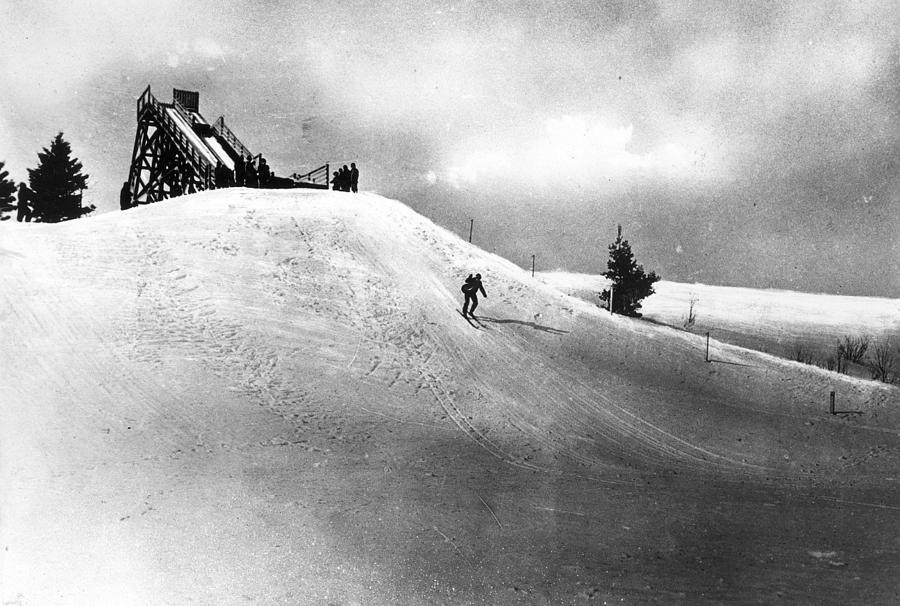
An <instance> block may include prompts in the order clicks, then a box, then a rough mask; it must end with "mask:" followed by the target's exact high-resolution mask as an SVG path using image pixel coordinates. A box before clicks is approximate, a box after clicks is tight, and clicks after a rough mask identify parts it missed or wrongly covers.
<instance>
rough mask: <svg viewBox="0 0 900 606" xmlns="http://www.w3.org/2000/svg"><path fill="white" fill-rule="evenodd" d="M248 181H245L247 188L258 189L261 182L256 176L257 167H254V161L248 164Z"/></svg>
mask: <svg viewBox="0 0 900 606" xmlns="http://www.w3.org/2000/svg"><path fill="white" fill-rule="evenodd" d="M245 174H246V179H245V180H244V185H246V186H247V187H258V186H259V180H258V177H257V174H256V167H255V166H253V161H252V160H251V161H250V162H247V168H246V173H245Z"/></svg>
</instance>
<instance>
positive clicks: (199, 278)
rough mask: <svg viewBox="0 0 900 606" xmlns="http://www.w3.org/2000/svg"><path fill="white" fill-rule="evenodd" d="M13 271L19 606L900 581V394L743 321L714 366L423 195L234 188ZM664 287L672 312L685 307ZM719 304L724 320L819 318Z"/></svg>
mask: <svg viewBox="0 0 900 606" xmlns="http://www.w3.org/2000/svg"><path fill="white" fill-rule="evenodd" d="M0 260H2V263H0V296H2V305H3V307H2V310H3V311H2V315H0V331H2V344H0V355H2V360H3V368H2V380H0V485H2V487H3V492H2V503H0V505H2V510H0V511H2V528H0V530H2V536H0V540H2V551H0V557H2V569H0V572H2V578H0V581H2V583H0V588H2V589H0V591H2V595H0V597H2V600H3V603H16V604H148V603H152V604H185V603H195V604H246V603H252V604H419V603H429V604H444V603H450V604H457V603H460V604H471V603H478V604H532V603H545V604H559V603H565V604H569V603H589V602H592V601H593V602H595V603H603V601H604V600H606V601H612V600H614V601H615V602H616V603H620V602H624V603H691V604H696V603H723V602H728V603H734V602H740V603H747V602H760V603H768V602H772V601H776V600H778V599H785V600H787V601H792V602H794V603H797V602H800V603H829V602H833V603H846V602H854V601H856V602H859V603H890V602H891V601H892V600H895V599H896V598H897V596H898V591H900V582H898V580H897V576H896V574H895V573H896V570H897V567H898V565H900V541H898V537H897V536H896V532H895V531H894V530H893V529H894V528H897V527H898V525H897V521H898V516H900V506H898V505H897V503H900V499H898V498H897V497H898V496H900V490H898V489H900V480H898V477H897V471H896V470H897V465H898V463H900V456H898V454H900V440H898V432H900V396H898V389H897V388H896V387H889V386H884V385H881V384H878V383H875V382H872V381H865V380H859V379H855V378H852V377H846V376H840V375H835V374H833V373H828V372H825V371H823V370H821V369H818V368H813V367H809V366H805V365H801V364H797V363H794V362H789V361H787V360H783V359H779V358H777V357H775V356H771V355H768V354H765V353H760V352H756V351H751V350H748V349H743V348H741V347H738V346H735V345H732V344H727V343H724V342H721V341H718V340H714V342H713V354H714V358H715V360H716V362H714V363H710V364H708V363H705V362H704V355H705V351H704V347H705V341H704V338H703V337H702V336H701V335H699V334H691V333H688V332H685V331H680V330H675V329H673V328H670V327H667V326H663V325H660V324H655V323H651V322H643V321H636V320H630V319H627V318H623V317H618V316H609V315H608V314H607V313H605V311H603V310H601V309H599V308H597V306H596V305H595V304H594V303H592V302H587V301H583V300H580V299H579V298H577V297H571V296H569V295H568V294H566V293H565V292H563V291H561V290H560V288H558V286H559V285H558V284H557V285H556V286H554V285H550V284H548V283H544V282H543V281H542V279H543V280H546V279H547V277H546V276H543V277H542V279H533V278H531V276H530V274H529V273H528V272H526V271H524V270H522V269H520V268H518V267H516V266H514V265H513V264H512V263H510V262H508V261H506V260H504V259H501V258H499V257H497V256H494V255H491V254H488V253H486V252H484V251H482V250H480V249H478V248H476V247H473V246H472V245H470V244H467V243H465V242H464V241H462V240H461V239H459V238H458V237H456V236H455V235H453V234H451V233H450V232H448V231H446V230H444V229H442V228H439V227H437V226H435V225H434V224H433V223H431V222H430V221H428V220H427V219H425V218H423V217H421V216H419V215H417V214H416V213H414V212H413V211H411V210H410V209H409V208H408V207H406V206H404V205H403V204H401V203H399V202H396V201H392V200H387V199H384V198H381V197H379V196H376V195H371V194H359V195H349V194H342V193H336V192H317V191H253V190H246V189H234V190H228V191H217V192H206V193H203V194H197V195H193V196H185V197H182V198H179V199H176V200H170V201H166V202H164V203H159V204H156V205H152V206H150V207H142V208H137V209H132V210H129V211H127V212H124V213H113V214H106V215H101V216H97V217H92V218H86V219H83V220H79V221H75V222H71V223H65V224H58V225H39V224H24V225H22V224H10V223H9V222H7V223H5V224H2V225H0ZM475 271H478V272H480V273H481V274H482V275H483V276H484V283H485V288H486V290H487V293H488V297H487V298H485V299H482V301H481V306H480V307H479V312H480V313H481V314H482V318H481V322H480V323H478V324H476V325H475V326H472V325H470V324H469V323H468V322H466V321H465V320H464V319H463V318H462V317H461V316H460V314H459V313H458V312H457V308H458V307H459V305H460V303H461V293H460V292H459V286H460V284H461V282H462V279H463V278H464V277H465V276H466V275H468V273H471V272H475ZM548 282H549V280H548ZM660 286H661V288H660V289H659V290H660V298H661V299H662V297H663V294H664V293H665V292H667V291H666V290H664V289H663V288H662V286H664V285H660ZM665 286H666V289H668V288H673V289H674V290H672V291H671V293H670V294H669V297H670V298H669V301H670V302H669V303H666V304H665V305H663V304H660V307H659V310H658V311H657V312H651V309H653V305H655V303H652V302H651V301H648V304H647V307H646V309H647V312H648V316H651V314H652V313H657V314H659V315H658V317H659V318H663V316H665V314H669V315H670V316H672V315H680V314H683V313H685V312H686V304H685V303H684V301H683V300H682V299H683V298H684V297H685V296H689V294H690V292H686V293H685V292H682V291H678V290H677V288H676V287H681V286H684V285H665ZM591 288H593V287H591ZM684 288H689V287H687V286H684ZM690 288H694V287H690ZM714 292H715V293H718V292H720V291H715V290H710V291H706V290H704V291H702V292H699V293H698V295H699V300H700V306H699V307H698V316H699V320H698V323H699V322H701V321H703V322H712V321H713V320H712V318H713V317H716V318H718V320H716V321H721V322H727V323H731V324H729V325H731V326H737V325H738V324H739V323H740V326H741V330H742V331H746V332H753V331H754V330H755V329H754V326H755V324H754V321H753V320H752V318H753V317H756V318H765V317H767V318H769V320H765V321H763V320H761V321H760V326H759V330H758V331H759V333H760V334H762V333H764V332H765V331H768V330H770V328H768V327H767V326H768V324H765V323H766V322H769V321H771V322H770V323H771V324H772V325H773V326H775V328H772V329H771V330H786V329H785V328H784V319H785V318H793V317H795V315H794V314H793V312H786V311H784V310H783V308H781V307H778V308H777V309H776V308H769V310H768V311H765V310H763V308H762V307H758V308H757V311H755V312H753V313H754V314H756V315H755V316H753V315H752V314H749V313H748V311H747V310H748V304H747V301H746V300H744V303H743V304H742V306H741V308H740V309H738V308H736V307H735V306H734V305H732V304H730V303H728V302H727V301H726V298H725V296H724V295H722V296H721V298H716V297H719V295H715V296H714V295H713V294H712V293H714ZM679 293H680V294H679ZM752 295H753V297H754V298H753V299H752V300H753V301H764V300H765V297H766V296H768V295H767V293H762V294H760V293H752ZM747 296H750V295H747ZM803 297H804V296H801V295H798V296H797V299H796V303H795V304H796V305H798V306H799V305H801V303H802V301H801V299H803ZM783 299H784V297H780V298H778V302H779V305H781V303H782V300H783ZM839 299H840V300H841V301H843V299H841V298H839ZM803 300H805V299H803ZM713 301H716V302H717V303H715V304H713ZM791 301H795V299H794V298H793V295H792V298H791ZM812 301H814V303H813V304H812V305H813V307H815V306H819V307H822V306H824V307H825V308H826V309H824V310H822V311H823V313H822V317H823V318H827V319H828V320H827V321H826V320H823V321H822V322H821V326H822V327H823V328H821V330H823V331H830V330H834V331H839V332H840V331H844V330H845V329H846V328H848V327H849V326H850V322H851V320H850V319H849V318H850V317H851V316H852V314H851V316H847V317H846V318H847V319H845V320H840V321H839V322H838V321H837V320H835V318H839V317H840V315H839V312H838V310H837V308H835V309H831V308H830V307H829V304H830V302H834V303H835V305H837V303H838V299H829V298H827V297H825V298H823V297H820V298H816V299H813V300H812ZM719 302H721V305H720V304H719ZM803 304H805V303H803ZM841 305H843V303H841ZM667 306H668V307H667ZM885 306H886V307H885V309H884V312H883V313H884V314H885V316H884V317H886V318H888V319H890V318H892V317H893V321H896V315H894V316H891V314H895V313H896V307H894V308H890V303H885ZM874 309H875V308H872V310H874ZM879 309H880V308H879ZM665 310H668V311H665ZM714 310H715V311H714ZM872 313H873V314H874V313H875V312H874V311H873V312H872ZM879 313H881V312H879ZM716 314H718V315H716ZM870 315H871V314H866V317H865V318H863V319H859V318H857V320H855V321H857V322H863V323H866V322H872V321H873V320H871V317H870ZM804 318H805V320H804V321H805V322H812V324H813V325H815V324H816V323H815V314H805V315H804ZM835 322H838V323H839V324H840V322H843V324H840V327H839V329H838V328H831V327H832V326H834V325H835ZM763 324H765V326H763ZM853 326H854V327H859V328H860V329H862V328H865V327H872V330H871V331H868V332H872V333H874V332H875V329H874V325H870V324H861V325H856V324H854V325H853ZM803 330H805V331H806V330H812V329H809V328H803ZM804 334H806V333H804ZM832 390H834V391H835V392H836V394H837V401H838V408H839V409H840V410H841V411H843V414H840V415H834V416H832V415H829V414H828V411H827V408H828V394H829V392H830V391H832ZM851 412H852V414H851Z"/></svg>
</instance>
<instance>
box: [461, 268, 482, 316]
mask: <svg viewBox="0 0 900 606" xmlns="http://www.w3.org/2000/svg"><path fill="white" fill-rule="evenodd" d="M479 290H480V291H481V294H483V295H484V296H485V298H487V293H486V292H484V286H483V285H482V284H481V274H475V277H474V278H473V277H472V274H469V277H468V278H466V282H465V284H463V287H462V291H463V294H464V295H465V296H466V300H465V302H464V303H463V308H462V314H463V317H466V314H468V315H469V316H471V317H472V318H475V308H476V307H478V291H479ZM470 303H471V304H472V307H471V308H469V304H470Z"/></svg>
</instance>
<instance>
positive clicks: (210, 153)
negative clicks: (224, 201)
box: [128, 86, 329, 206]
mask: <svg viewBox="0 0 900 606" xmlns="http://www.w3.org/2000/svg"><path fill="white" fill-rule="evenodd" d="M239 157H243V158H244V159H245V160H246V159H248V158H251V159H254V155H253V153H251V151H250V150H249V149H248V148H247V146H245V145H244V144H243V143H241V140H240V139H238V138H237V136H236V135H235V134H234V133H233V132H232V131H231V129H230V128H228V126H226V125H225V118H222V117H220V118H219V119H218V120H216V122H215V123H214V124H212V125H210V124H209V123H208V122H207V121H206V120H205V119H204V118H203V116H202V115H201V114H200V93H198V92H193V91H186V90H179V89H177V88H176V89H173V90H172V103H162V102H160V101H158V100H157V99H156V97H154V96H153V94H152V93H151V92H150V87H149V86H147V88H146V89H145V90H144V92H143V93H142V94H141V96H140V97H139V98H138V100H137V133H136V134H135V137H134V151H133V152H132V155H131V169H130V170H129V173H128V189H129V190H130V192H131V206H134V205H137V204H149V203H151V202H158V201H160V200H164V199H166V198H172V197H174V196H180V195H182V194H187V193H194V192H197V191H202V190H205V189H212V188H213V187H214V186H215V168H216V163H217V162H221V163H222V164H224V165H225V167H226V168H228V170H234V163H235V160H237V159H238V158H239ZM256 158H258V156H256ZM328 174H329V172H328V165H327V164H326V165H325V166H322V167H319V168H317V169H316V170H314V171H312V172H310V173H307V174H305V175H296V174H295V175H293V176H292V177H291V178H290V179H277V181H276V183H275V184H273V186H274V187H313V188H318V189H328Z"/></svg>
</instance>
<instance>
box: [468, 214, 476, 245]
mask: <svg viewBox="0 0 900 606" xmlns="http://www.w3.org/2000/svg"><path fill="white" fill-rule="evenodd" d="M473 227H475V219H469V244H471V243H472V228H473Z"/></svg>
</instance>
